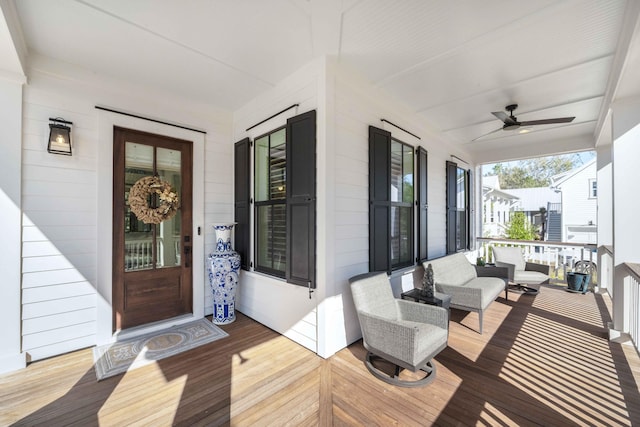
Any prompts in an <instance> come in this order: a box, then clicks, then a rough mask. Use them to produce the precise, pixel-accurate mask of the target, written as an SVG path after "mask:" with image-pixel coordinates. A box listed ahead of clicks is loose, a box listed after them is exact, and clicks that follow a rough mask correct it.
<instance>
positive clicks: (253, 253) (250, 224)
mask: <svg viewBox="0 0 640 427" xmlns="http://www.w3.org/2000/svg"><path fill="white" fill-rule="evenodd" d="M316 117H317V114H316V110H309V111H307V112H305V113H301V114H298V115H296V116H293V117H289V118H288V119H287V120H286V125H285V126H283V127H284V128H285V131H284V133H285V135H284V136H285V147H284V148H285V165H284V177H285V178H284V179H285V181H284V185H285V189H284V193H285V198H284V199H272V198H271V196H272V195H271V193H270V191H268V192H269V200H261V201H260V202H257V203H256V202H255V200H254V198H253V197H254V196H255V194H256V192H257V191H259V189H258V188H256V185H255V184H256V168H257V166H258V163H257V162H256V144H254V142H253V141H251V140H250V139H249V138H244V139H243V140H241V141H238V142H236V143H235V147H234V162H233V167H234V187H235V188H234V220H235V222H236V230H237V231H238V232H237V233H236V236H235V237H236V239H235V240H236V243H239V245H240V246H239V247H240V248H241V249H242V250H243V251H244V254H245V255H246V257H247V258H248V259H249V260H247V261H245V262H244V263H242V262H241V265H242V267H243V268H244V269H246V270H247V271H255V272H260V273H263V274H265V275H268V276H271V277H274V278H277V279H280V280H282V279H284V280H285V281H286V282H287V283H289V284H293V285H297V286H304V287H308V288H309V292H310V294H311V290H312V289H315V288H316V282H317V277H316V276H317V272H316V265H317V257H316V252H317V248H316V246H317V242H316V238H317V233H316V223H317V212H316V194H317V183H316V180H317V170H316V163H317V120H316ZM283 127H277V128H274V129H272V130H270V131H269V132H265V133H264V134H262V135H260V136H259V137H257V138H254V140H259V139H260V138H264V137H265V136H269V135H272V134H274V133H275V132H279V131H281V130H282V129H283ZM270 145H271V141H270V140H269V146H270ZM269 154H270V153H269ZM251 162H253V163H254V164H253V167H252V166H251ZM269 180H270V181H271V177H269ZM260 188H264V187H263V186H261V187H260ZM278 191H281V190H278ZM279 196H280V194H279ZM275 200H277V201H275ZM252 205H253V206H252ZM268 205H271V206H278V205H283V206H284V207H285V211H284V212H285V221H284V224H283V225H284V227H285V232H284V252H285V254H284V256H285V258H284V263H285V268H284V270H285V271H284V273H283V272H282V271H281V270H275V269H273V268H270V266H269V267H266V266H258V265H257V262H256V261H257V259H258V254H259V248H258V244H257V243H258V240H257V239H258V237H257V234H258V230H260V227H259V224H258V221H259V218H258V211H259V209H260V208H261V207H263V206H268ZM251 233H254V234H253V236H251ZM271 266H273V263H271Z"/></svg>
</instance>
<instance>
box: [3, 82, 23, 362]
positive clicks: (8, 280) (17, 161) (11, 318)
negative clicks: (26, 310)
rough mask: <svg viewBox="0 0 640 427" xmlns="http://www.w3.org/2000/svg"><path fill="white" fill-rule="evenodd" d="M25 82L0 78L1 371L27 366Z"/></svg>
mask: <svg viewBox="0 0 640 427" xmlns="http://www.w3.org/2000/svg"><path fill="white" fill-rule="evenodd" d="M21 111H22V83H21V82H14V81H8V80H4V79H0V129H2V144H0V146H1V147H2V156H0V171H1V172H0V236H2V244H0V271H1V272H2V298H0V320H1V321H2V327H1V328H0V373H4V372H10V371H13V370H16V369H19V368H22V367H24V366H25V357H24V354H23V353H22V352H21V347H20V252H21V251H20V247H21V241H20V239H21V224H22V220H21V207H22V195H21V193H22V192H21V187H22V182H21V180H20V177H21V175H22V172H21V171H22V161H21V159H22V151H21V148H20V146H21V141H22V117H21Z"/></svg>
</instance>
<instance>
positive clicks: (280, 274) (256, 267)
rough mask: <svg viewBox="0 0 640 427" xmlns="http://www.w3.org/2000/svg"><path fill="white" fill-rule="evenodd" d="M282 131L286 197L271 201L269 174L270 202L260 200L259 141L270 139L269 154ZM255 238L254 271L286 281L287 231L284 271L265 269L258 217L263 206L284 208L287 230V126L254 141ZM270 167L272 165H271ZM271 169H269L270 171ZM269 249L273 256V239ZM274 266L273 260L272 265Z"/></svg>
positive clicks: (269, 176)
mask: <svg viewBox="0 0 640 427" xmlns="http://www.w3.org/2000/svg"><path fill="white" fill-rule="evenodd" d="M281 130H284V132H285V142H284V144H283V145H284V152H285V154H284V155H285V162H284V167H285V196H284V197H282V198H280V199H271V194H270V191H269V189H270V188H271V174H270V173H269V174H268V182H267V192H268V193H269V199H268V200H260V201H259V200H258V197H257V193H258V185H257V183H258V174H257V172H258V156H257V152H258V140H260V139H262V138H266V137H268V138H269V146H268V150H269V152H270V151H271V135H273V134H275V133H277V132H280V131H281ZM252 155H253V177H252V179H253V200H254V203H253V236H254V239H253V240H254V241H253V259H254V262H253V269H254V271H257V272H259V273H264V274H268V275H270V276H275V277H279V278H281V279H285V278H286V273H287V267H286V265H287V259H286V251H287V236H286V231H285V236H284V238H285V239H284V241H285V248H284V252H285V267H284V269H283V270H277V269H274V268H269V267H265V266H261V265H260V264H259V259H260V254H259V249H260V240H259V236H260V233H259V231H260V229H259V224H260V221H259V215H258V211H259V209H260V208H261V207H263V206H271V207H272V208H273V207H274V206H284V211H285V212H284V215H285V218H284V225H285V230H286V225H287V208H286V206H287V197H286V187H287V177H286V167H287V161H288V159H287V126H286V125H283V126H280V127H278V128H275V129H273V130H271V131H269V132H265V133H264V134H262V135H259V136H257V137H255V138H254V139H253V153H252ZM269 167H270V165H269ZM270 170H271V169H269V171H270ZM270 226H271V232H273V224H272V223H270ZM269 247H270V248H271V252H272V254H273V238H272V239H271V241H270V245H269ZM271 264H272V265H273V260H272V263H271Z"/></svg>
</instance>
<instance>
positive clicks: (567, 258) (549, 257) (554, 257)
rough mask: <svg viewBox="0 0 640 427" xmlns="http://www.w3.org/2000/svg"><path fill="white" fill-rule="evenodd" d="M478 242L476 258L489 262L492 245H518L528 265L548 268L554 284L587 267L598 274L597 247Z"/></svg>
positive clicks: (494, 239) (506, 240)
mask: <svg viewBox="0 0 640 427" xmlns="http://www.w3.org/2000/svg"><path fill="white" fill-rule="evenodd" d="M477 241H478V242H479V243H480V248H479V250H478V256H480V257H483V258H484V260H485V262H488V263H492V262H494V260H493V251H492V250H491V248H492V247H494V246H519V247H521V248H522V251H523V255H524V259H525V261H527V262H536V263H539V264H545V265H549V266H550V267H551V268H550V270H551V279H552V281H554V282H560V283H565V282H566V279H565V278H566V277H567V271H572V270H574V269H580V268H587V269H588V270H590V271H591V272H592V273H595V272H596V271H597V252H596V245H594V244H585V243H569V242H546V241H540V240H511V239H499V238H488V237H478V238H477ZM591 276H592V279H591V280H592V283H596V281H597V277H596V274H592V275H591Z"/></svg>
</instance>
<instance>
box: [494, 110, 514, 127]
mask: <svg viewBox="0 0 640 427" xmlns="http://www.w3.org/2000/svg"><path fill="white" fill-rule="evenodd" d="M491 114H493V115H494V116H496V117H497V118H499V119H500V120H502V121H503V122H504V123H505V124H508V125H511V124H513V123H515V120H513V119H512V118H511V117H509V116H508V115H507V113H505V112H504V111H493V112H492V113H491Z"/></svg>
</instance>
